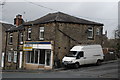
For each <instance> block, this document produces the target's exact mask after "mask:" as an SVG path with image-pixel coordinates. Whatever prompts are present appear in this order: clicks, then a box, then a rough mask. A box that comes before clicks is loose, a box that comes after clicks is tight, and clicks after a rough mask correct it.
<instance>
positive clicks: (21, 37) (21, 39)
mask: <svg viewBox="0 0 120 80" xmlns="http://www.w3.org/2000/svg"><path fill="white" fill-rule="evenodd" d="M19 36H20V38H19V39H20V44H23V33H22V32H21V33H20V35H19Z"/></svg>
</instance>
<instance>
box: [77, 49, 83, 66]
mask: <svg viewBox="0 0 120 80" xmlns="http://www.w3.org/2000/svg"><path fill="white" fill-rule="evenodd" d="M76 59H77V61H78V62H79V63H80V65H82V64H84V52H83V51H80V52H78V55H77V57H76Z"/></svg>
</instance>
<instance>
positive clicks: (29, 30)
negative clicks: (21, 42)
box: [28, 28, 32, 40]
mask: <svg viewBox="0 0 120 80" xmlns="http://www.w3.org/2000/svg"><path fill="white" fill-rule="evenodd" d="M31 33H32V29H31V28H28V40H31Z"/></svg>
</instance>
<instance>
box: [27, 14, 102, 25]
mask: <svg viewBox="0 0 120 80" xmlns="http://www.w3.org/2000/svg"><path fill="white" fill-rule="evenodd" d="M55 21H56V22H63V23H77V24H88V25H99V26H103V24H101V23H97V22H93V21H89V20H85V19H82V18H78V17H74V16H71V15H68V14H65V13H62V12H57V13H49V14H47V15H45V16H43V17H41V18H39V19H36V20H34V21H30V22H27V23H25V25H30V24H41V23H49V22H55Z"/></svg>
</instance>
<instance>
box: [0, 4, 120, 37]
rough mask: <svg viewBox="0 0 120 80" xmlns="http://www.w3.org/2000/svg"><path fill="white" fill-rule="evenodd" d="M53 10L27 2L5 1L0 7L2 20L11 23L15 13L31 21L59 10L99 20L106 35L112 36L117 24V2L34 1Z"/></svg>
mask: <svg viewBox="0 0 120 80" xmlns="http://www.w3.org/2000/svg"><path fill="white" fill-rule="evenodd" d="M34 3H35V4H38V5H42V6H45V7H48V8H52V9H55V10H49V9H46V8H43V7H40V6H37V5H34V4H31V3H29V2H7V3H6V4H5V5H4V6H3V9H2V14H3V15H2V20H3V21H6V22H9V23H13V19H14V17H15V16H16V15H17V14H22V15H23V18H24V20H27V21H31V20H35V19H37V18H40V17H42V16H44V15H46V14H48V13H53V12H57V11H61V12H64V13H67V14H70V15H73V16H76V17H79V18H83V19H88V20H92V21H95V22H101V23H103V24H104V25H105V26H104V31H105V30H107V31H108V37H109V38H113V37H114V35H113V34H114V30H115V29H116V28H117V26H118V3H117V2H34ZM0 14H1V13H0Z"/></svg>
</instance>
